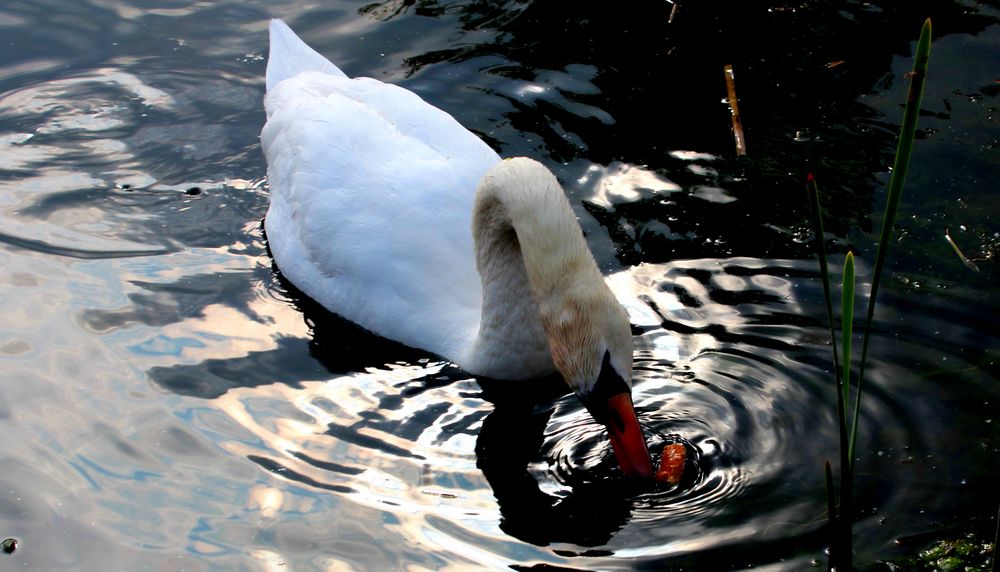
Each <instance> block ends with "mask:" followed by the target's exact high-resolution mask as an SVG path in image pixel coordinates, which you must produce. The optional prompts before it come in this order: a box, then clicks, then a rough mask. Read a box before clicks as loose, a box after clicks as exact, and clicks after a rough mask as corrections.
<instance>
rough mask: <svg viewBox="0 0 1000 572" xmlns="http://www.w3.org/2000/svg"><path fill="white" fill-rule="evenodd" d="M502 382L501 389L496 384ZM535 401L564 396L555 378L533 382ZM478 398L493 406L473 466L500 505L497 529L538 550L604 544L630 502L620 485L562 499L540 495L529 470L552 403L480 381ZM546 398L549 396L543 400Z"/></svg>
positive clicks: (590, 487)
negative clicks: (487, 484)
mask: <svg viewBox="0 0 1000 572" xmlns="http://www.w3.org/2000/svg"><path fill="white" fill-rule="evenodd" d="M501 383H502V385H501ZM530 383H532V384H533V387H532V391H534V392H536V393H538V389H537V388H538V387H544V389H545V392H542V393H541V394H540V395H539V397H540V398H544V397H547V396H552V395H556V396H558V394H559V393H560V392H561V393H567V390H566V389H565V385H563V387H561V388H560V387H559V384H562V380H560V379H547V380H545V381H544V382H542V381H539V380H535V381H532V382H530ZM480 385H481V386H482V387H483V397H484V398H486V399H487V400H489V401H491V402H492V403H493V405H494V407H495V409H494V410H493V412H492V413H490V414H489V415H487V416H486V418H485V419H484V420H483V424H482V428H481V429H480V430H479V437H478V439H477V440H476V466H477V467H479V469H480V470H482V471H483V475H484V476H485V477H486V480H487V481H488V482H489V484H490V486H491V487H492V488H493V494H494V495H495V496H496V499H497V503H499V505H500V515H501V522H500V528H501V529H502V530H503V531H504V532H506V533H507V534H509V535H511V536H513V537H515V538H519V539H521V540H524V541H526V542H530V543H532V544H537V545H548V544H553V543H571V544H576V545H580V546H599V545H604V544H606V543H607V542H608V540H610V539H611V537H612V536H613V535H614V533H615V532H616V531H618V530H619V529H620V528H621V527H622V526H623V525H624V524H625V523H626V522H627V521H628V518H629V515H630V513H631V509H632V500H631V499H630V497H629V495H627V494H626V492H627V491H626V490H625V487H624V483H623V481H620V480H617V479H615V480H597V481H593V482H591V483H590V484H587V485H582V486H579V487H575V488H573V489H572V490H571V492H570V493H569V494H568V495H567V496H555V495H551V494H548V493H546V492H544V491H542V489H541V487H540V486H539V483H538V480H536V478H535V476H534V475H532V474H531V473H530V472H529V470H528V466H529V465H530V464H531V463H533V462H536V461H537V460H538V459H539V457H540V453H539V451H540V450H541V449H542V445H543V442H544V440H545V428H546V426H547V425H548V422H549V419H550V417H551V416H552V412H553V407H552V404H551V401H548V403H546V401H544V400H526V399H524V395H525V394H530V393H529V392H528V391H525V390H524V388H522V387H517V386H515V384H510V383H508V382H489V381H485V380H481V381H480ZM545 394H548V395H547V396H546V395H545Z"/></svg>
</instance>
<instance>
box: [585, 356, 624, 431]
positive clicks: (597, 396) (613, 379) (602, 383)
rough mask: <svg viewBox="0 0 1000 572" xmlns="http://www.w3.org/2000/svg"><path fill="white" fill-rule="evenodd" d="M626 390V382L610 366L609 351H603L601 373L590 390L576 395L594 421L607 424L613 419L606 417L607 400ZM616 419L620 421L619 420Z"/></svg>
mask: <svg viewBox="0 0 1000 572" xmlns="http://www.w3.org/2000/svg"><path fill="white" fill-rule="evenodd" d="M628 392H629V387H628V384H627V383H625V380H624V379H622V376H620V375H618V372H617V371H615V368H614V367H612V366H611V352H607V351H606V352H604V361H603V362H602V363H601V373H600V375H598V376H597V381H596V382H595V383H594V387H592V388H591V389H590V391H588V392H586V393H580V394H578V395H579V397H580V401H581V402H583V405H584V407H586V408H587V411H589V412H590V415H591V416H592V417H593V418H594V421H597V422H598V423H602V424H604V425H607V424H608V422H609V421H614V420H613V419H609V418H608V400H609V399H611V398H612V397H613V396H615V395H618V394H619V393H628ZM618 421H619V423H620V422H621V420H618Z"/></svg>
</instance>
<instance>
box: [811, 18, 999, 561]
mask: <svg viewBox="0 0 1000 572" xmlns="http://www.w3.org/2000/svg"><path fill="white" fill-rule="evenodd" d="M930 50H931V21H930V19H929V18H928V19H927V20H926V21H925V22H924V26H923V28H922V29H921V31H920V39H919V40H918V41H917V49H916V53H915V54H914V63H913V72H912V73H911V74H910V76H909V77H910V87H909V93H908V94H907V100H906V108H905V109H904V111H903V124H902V126H901V128H900V133H899V140H898V142H897V145H896V159H895V162H894V163H893V168H892V175H891V177H890V179H889V191H888V196H887V198H886V207H885V212H884V213H883V216H882V234H881V236H880V238H879V243H878V250H877V254H876V258H875V267H874V270H873V272H872V286H871V292H870V294H869V296H868V310H867V313H866V316H865V324H864V336H863V341H862V346H861V360H860V363H859V364H858V377H857V379H858V381H857V390H856V393H855V396H854V410H853V414H852V415H851V416H850V418H848V415H847V410H848V407H849V404H850V402H851V337H852V334H853V332H852V330H853V325H854V298H855V279H856V277H855V271H854V254H853V253H852V252H848V253H847V258H846V260H845V261H844V273H843V277H842V282H841V288H842V289H841V316H840V317H841V326H840V327H841V352H842V354H841V359H842V364H838V363H837V357H838V352H837V336H836V333H835V330H834V326H833V302H832V295H831V293H830V279H829V276H830V270H829V266H828V264H827V257H826V243H825V240H824V237H825V235H824V231H823V216H822V211H821V209H820V202H819V191H818V189H817V186H816V181H815V179H814V178H813V176H812V174H811V173H810V174H809V176H808V178H807V181H806V190H807V192H808V195H809V205H810V208H811V210H812V218H813V225H814V227H815V228H816V230H817V235H816V238H817V240H816V242H817V250H818V252H819V263H820V271H821V273H822V275H823V296H824V298H825V300H826V314H827V321H828V322H829V324H830V341H831V345H832V346H833V368H834V379H835V380H837V385H838V387H837V421H838V425H839V429H840V505H839V510H838V506H837V503H836V500H837V499H836V498H835V497H836V495H835V493H834V485H833V471H832V469H831V468H830V463H829V462H827V463H826V466H825V468H824V473H825V478H826V494H827V511H828V516H829V522H830V528H831V532H832V535H833V538H832V539H831V540H832V542H831V554H830V567H831V568H837V569H838V570H839V569H844V570H851V569H852V568H853V555H852V544H853V542H852V536H851V533H852V524H853V522H854V508H853V504H854V503H853V479H854V458H855V454H854V451H855V446H856V444H857V436H858V420H859V419H860V416H861V380H862V378H863V377H864V371H865V363H866V361H867V359H868V340H869V335H870V333H871V326H872V322H873V320H874V316H875V303H876V300H877V297H878V287H879V284H880V282H881V277H882V269H883V267H884V266H885V257H886V252H887V251H888V249H889V244H890V241H891V239H892V227H893V224H894V222H895V220H896V212H897V210H898V208H899V203H900V199H901V198H902V194H903V183H904V182H905V180H906V172H907V169H908V168H909V164H910V156H911V155H912V153H913V140H914V137H915V135H916V130H917V117H918V115H919V112H920V104H921V101H922V100H923V95H924V83H925V79H926V77H927V63H928V60H929V58H930ZM848 425H850V431H848V429H847V426H848ZM998 520H1000V515H998ZM997 531H998V532H997V534H998V537H1000V525H998V529H997ZM995 550H996V548H994V551H995ZM994 562H995V558H994ZM995 568H996V567H995V566H994V570H995Z"/></svg>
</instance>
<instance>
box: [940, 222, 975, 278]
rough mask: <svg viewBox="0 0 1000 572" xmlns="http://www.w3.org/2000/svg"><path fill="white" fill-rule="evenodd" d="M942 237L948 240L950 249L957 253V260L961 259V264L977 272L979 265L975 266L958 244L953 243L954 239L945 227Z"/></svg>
mask: <svg viewBox="0 0 1000 572" xmlns="http://www.w3.org/2000/svg"><path fill="white" fill-rule="evenodd" d="M944 239H945V240H947V241H948V244H950V245H951V248H952V250H954V251H955V254H957V255H958V258H959V260H961V261H962V264H964V265H965V267H966V268H968V269H969V270H972V271H974V272H979V267H978V266H976V263H975V262H973V261H971V260H969V259H968V258H967V257H966V256H965V254H964V253H963V252H962V250H961V249H960V248H959V247H958V244H955V241H954V239H952V238H951V233H950V232H949V231H948V229H947V228H946V229H944Z"/></svg>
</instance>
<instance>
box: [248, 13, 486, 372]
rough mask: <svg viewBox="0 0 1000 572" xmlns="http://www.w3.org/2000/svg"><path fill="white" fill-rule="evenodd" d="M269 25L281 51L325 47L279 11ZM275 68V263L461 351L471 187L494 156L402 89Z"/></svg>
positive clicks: (329, 295) (477, 303)
mask: <svg viewBox="0 0 1000 572" xmlns="http://www.w3.org/2000/svg"><path fill="white" fill-rule="evenodd" d="M271 30H272V32H271V33H272V40H273V39H274V38H275V35H277V36H278V41H279V42H282V45H281V48H280V50H279V54H280V55H278V56H277V57H278V58H283V57H285V56H286V55H288V54H287V53H286V52H287V51H288V50H287V47H288V46H289V45H291V46H293V48H294V46H295V45H296V42H297V43H298V44H301V46H302V47H303V48H305V49H307V50H309V54H311V55H307V59H311V58H312V56H316V57H320V56H318V54H316V53H315V52H313V51H312V50H311V49H309V48H308V47H307V46H305V44H302V43H301V40H299V39H298V38H297V37H295V36H294V33H292V32H291V30H289V29H288V28H287V26H285V25H284V24H282V23H281V22H280V21H277V22H274V23H272V26H271ZM287 36H291V38H289V37H287ZM292 40H294V42H293V41H292ZM295 49H297V48H295ZM271 53H272V57H274V56H275V48H274V46H273V45H272V51H271ZM299 53H304V52H302V51H301V50H300V51H299ZM323 61H326V60H323ZM327 63H328V62H327ZM329 66H330V67H331V68H332V69H334V70H336V68H335V67H334V66H333V64H329ZM293 68H294V66H285V65H284V64H282V63H281V62H280V60H279V63H278V64H276V69H280V70H281V71H282V72H284V71H286V70H287V69H293ZM271 69H272V66H271V63H270V62H269V64H268V93H267V97H266V100H265V106H266V109H267V116H268V119H267V124H266V125H265V126H264V130H263V132H262V133H261V143H262V146H263V148H264V154H265V156H266V157H267V162H268V182H269V186H270V192H271V205H270V209H269V210H268V213H267V216H266V218H265V227H266V231H267V238H268V244H269V247H270V248H271V253H272V255H273V256H274V259H275V261H276V262H277V264H278V267H279V268H280V269H281V271H282V273H283V274H284V275H285V276H286V277H287V278H288V279H289V280H290V281H291V282H292V283H293V284H295V286H296V287H298V288H299V289H300V290H302V291H303V292H304V293H306V294H307V295H308V296H310V297H311V298H313V299H314V300H316V301H317V302H319V303H320V304H322V305H323V306H325V307H326V308H328V309H330V310H331V311H333V312H336V313H337V314H340V315H342V316H344V317H345V318H347V319H349V320H351V321H353V322H356V323H358V324H361V325H362V326H364V327H366V328H368V329H369V330H372V331H373V332H375V333H377V334H379V335H381V336H384V337H387V338H390V339H394V340H396V341H399V342H402V343H404V344H407V345H410V346H414V347H419V348H423V349H427V350H430V351H432V352H434V353H437V354H439V355H442V356H445V357H448V358H450V359H453V360H456V361H460V360H461V358H462V357H464V356H463V354H464V353H465V352H466V351H467V350H468V346H469V345H471V344H472V343H473V342H474V339H475V336H476V333H477V330H478V327H479V317H480V312H481V309H480V308H481V303H482V301H481V296H482V295H481V285H480V278H479V275H478V273H477V271H476V268H475V260H474V254H473V247H472V236H471V212H472V204H473V197H474V194H475V189H476V187H477V185H478V183H479V181H480V179H482V177H483V175H484V174H485V173H486V171H488V170H489V169H490V168H491V167H492V166H493V165H495V164H496V163H497V162H498V161H499V157H498V156H497V155H496V153H494V152H493V151H492V150H491V149H490V148H489V147H488V146H487V145H486V144H485V143H483V142H482V140H480V139H479V138H478V137H476V136H475V135H473V134H472V133H470V132H469V131H467V130H466V129H465V128H463V127H462V126H461V125H460V124H459V123H458V122H457V121H455V120H454V119H453V118H452V117H451V116H450V115H448V114H447V113H445V112H443V111H441V110H439V109H437V108H435V107H433V106H431V105H429V104H428V103H426V102H424V101H423V100H422V99H421V98H420V97H418V96H417V95H415V94H413V93H411V92H409V91H407V90H405V89H402V88H400V87H397V86H393V85H388V84H384V83H382V82H379V81H377V80H374V79H369V78H356V79H352V78H348V77H346V76H344V75H342V74H340V75H337V74H331V73H325V72H323V71H322V70H316V69H315V66H313V67H312V68H310V69H309V70H308V71H302V72H300V73H297V74H295V75H291V76H288V77H283V78H282V80H281V81H278V82H275V83H274V84H273V85H272V79H274V78H277V77H279V76H277V75H276V76H274V78H272V75H271ZM337 72H338V73H339V70H337Z"/></svg>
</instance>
